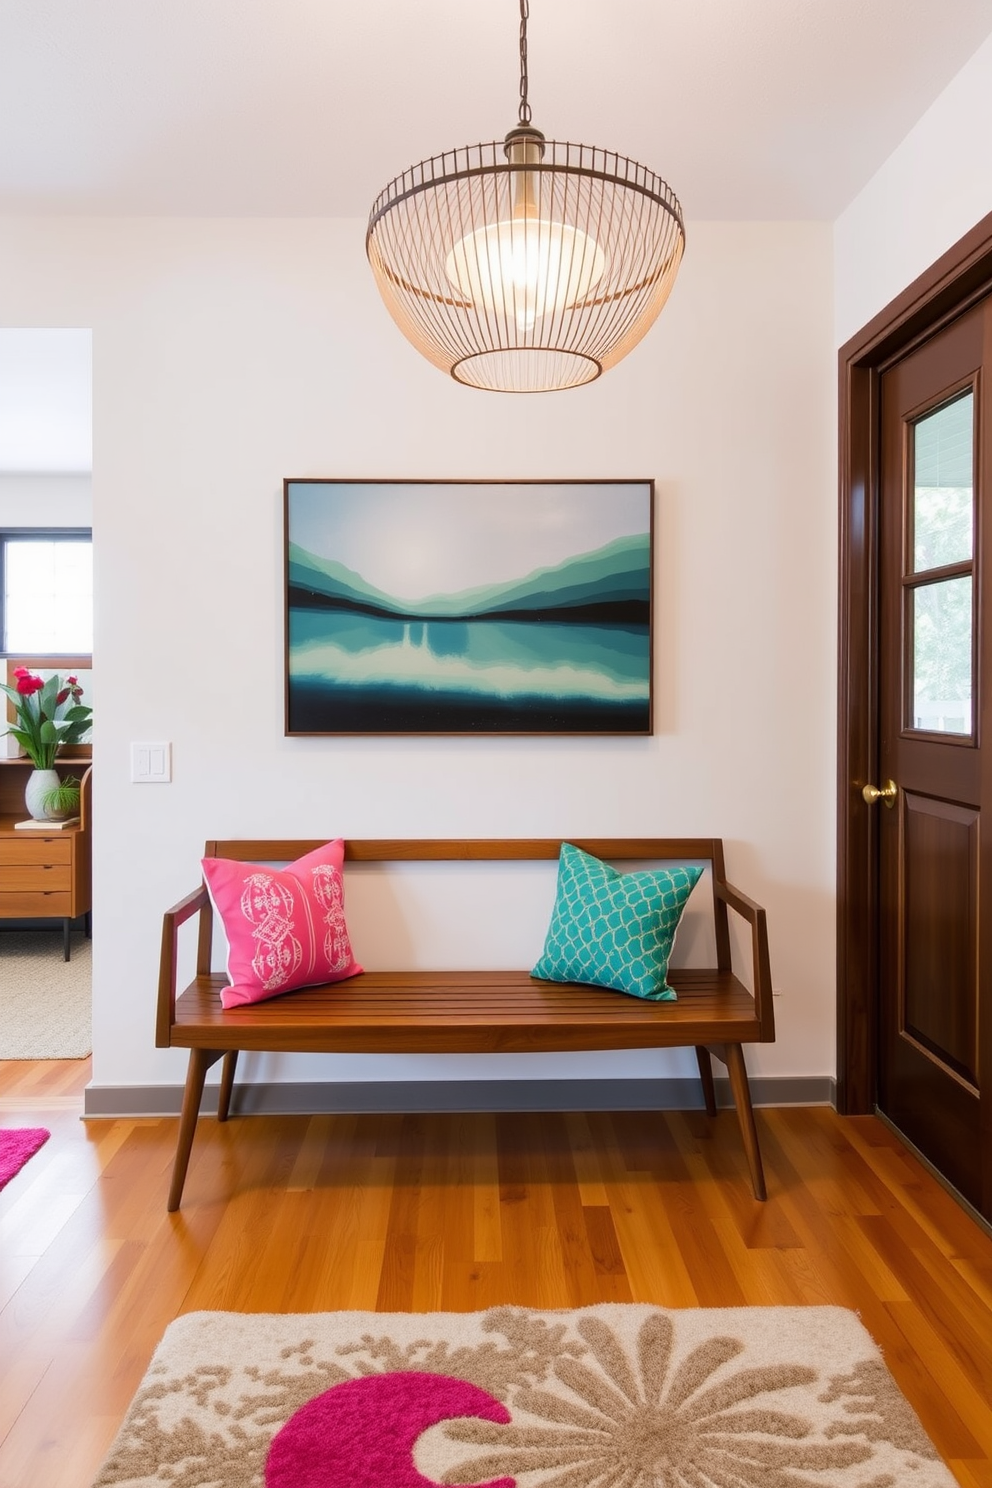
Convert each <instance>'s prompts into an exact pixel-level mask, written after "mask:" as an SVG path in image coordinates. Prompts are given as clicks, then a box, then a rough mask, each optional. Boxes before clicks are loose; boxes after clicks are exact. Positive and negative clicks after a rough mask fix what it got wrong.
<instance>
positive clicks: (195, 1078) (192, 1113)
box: [168, 1049, 224, 1214]
mask: <svg viewBox="0 0 992 1488" xmlns="http://www.w3.org/2000/svg"><path fill="white" fill-rule="evenodd" d="M223 1054H224V1050H223V1049H190V1051H189V1068H188V1069H187V1071H186V1089H185V1090H184V1092H183V1110H182V1115H181V1116H180V1118H179V1140H178V1141H177V1143H176V1161H175V1164H174V1165H173V1169H172V1187H171V1188H170V1189H169V1203H168V1211H169V1213H170V1214H174V1213H175V1212H176V1210H177V1209H178V1208H179V1205H180V1202H181V1201H182V1196H183V1185H184V1184H185V1182H186V1169H187V1168H188V1167H189V1155H190V1152H191V1151H192V1148H193V1136H194V1134H195V1132H196V1120H197V1117H198V1116H199V1114H200V1101H201V1099H202V1097H203V1083H204V1080H205V1079H206V1075H207V1070H208V1069H209V1068H210V1066H211V1065H212V1064H216V1063H217V1060H218V1059H220V1058H222V1056H223Z"/></svg>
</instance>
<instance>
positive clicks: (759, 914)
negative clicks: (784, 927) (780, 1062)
mask: <svg viewBox="0 0 992 1488" xmlns="http://www.w3.org/2000/svg"><path fill="white" fill-rule="evenodd" d="M713 890H714V893H715V894H716V897H717V899H719V900H722V901H723V903H724V904H725V905H726V906H727V908H728V909H732V910H734V911H735V913H736V914H739V915H740V917H741V918H742V919H743V920H746V921H747V923H748V924H749V925H750V927H751V958H752V966H753V973H754V1005H755V1009H756V1010H757V1014H758V1024H759V1027H760V1029H761V1035H760V1040H761V1042H762V1043H770V1042H771V1041H772V1040H773V1039H774V1037H775V1007H774V1004H773V1002H772V968H771V958H770V957H769V954H768V925H767V921H766V917H765V911H764V910H763V909H762V907H761V905H760V904H757V903H756V902H755V901H754V900H753V899H751V898H749V897H748V895H747V894H745V893H743V892H742V890H740V889H738V888H735V887H734V885H733V884H730V883H727V882H726V880H722V881H721V880H718V881H717V882H716V883H714V885H713Z"/></svg>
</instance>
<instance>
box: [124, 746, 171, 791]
mask: <svg viewBox="0 0 992 1488" xmlns="http://www.w3.org/2000/svg"><path fill="white" fill-rule="evenodd" d="M171 780H172V745H171V744H161V743H157V744H132V745H131V782H132V784H133V785H168V784H169V782H170V781H171Z"/></svg>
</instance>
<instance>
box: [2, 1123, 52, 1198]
mask: <svg viewBox="0 0 992 1488" xmlns="http://www.w3.org/2000/svg"><path fill="white" fill-rule="evenodd" d="M51 1135H52V1134H51V1132H50V1131H46V1130H45V1128H44V1127H43V1126H16V1127H0V1188H6V1186H7V1184H8V1183H9V1182H10V1180H11V1178H13V1177H14V1175H15V1173H19V1172H20V1171H21V1169H22V1168H23V1166H24V1164H25V1163H26V1162H27V1160H28V1158H30V1157H34V1155H35V1153H36V1152H37V1151H38V1148H39V1147H44V1145H45V1143H46V1142H47V1141H48V1139H49V1137H50V1136H51Z"/></svg>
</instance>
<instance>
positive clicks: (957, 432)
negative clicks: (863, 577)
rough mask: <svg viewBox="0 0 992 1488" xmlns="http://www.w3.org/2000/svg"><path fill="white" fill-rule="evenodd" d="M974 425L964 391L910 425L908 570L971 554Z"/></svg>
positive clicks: (964, 558) (968, 397)
mask: <svg viewBox="0 0 992 1488" xmlns="http://www.w3.org/2000/svg"><path fill="white" fill-rule="evenodd" d="M974 427H975V420H974V394H973V393H971V392H970V391H969V392H967V393H965V394H964V396H963V397H961V398H955V400H954V402H953V403H945V404H944V406H943V408H938V409H935V411H934V412H933V413H928V414H927V415H926V417H925V418H921V419H919V420H918V421H917V422H916V423H915V424H913V425H912V435H913V474H914V480H913V572H914V573H923V572H924V571H925V570H926V569H928V568H940V567H941V566H942V565H943V564H945V563H963V562H967V561H968V560H969V559H970V558H971V556H972V533H973V530H974V525H975V524H974V517H973V510H974V501H973V494H974V493H973V490H972V482H973V471H974V459H973V451H972V441H973V438H974Z"/></svg>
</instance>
